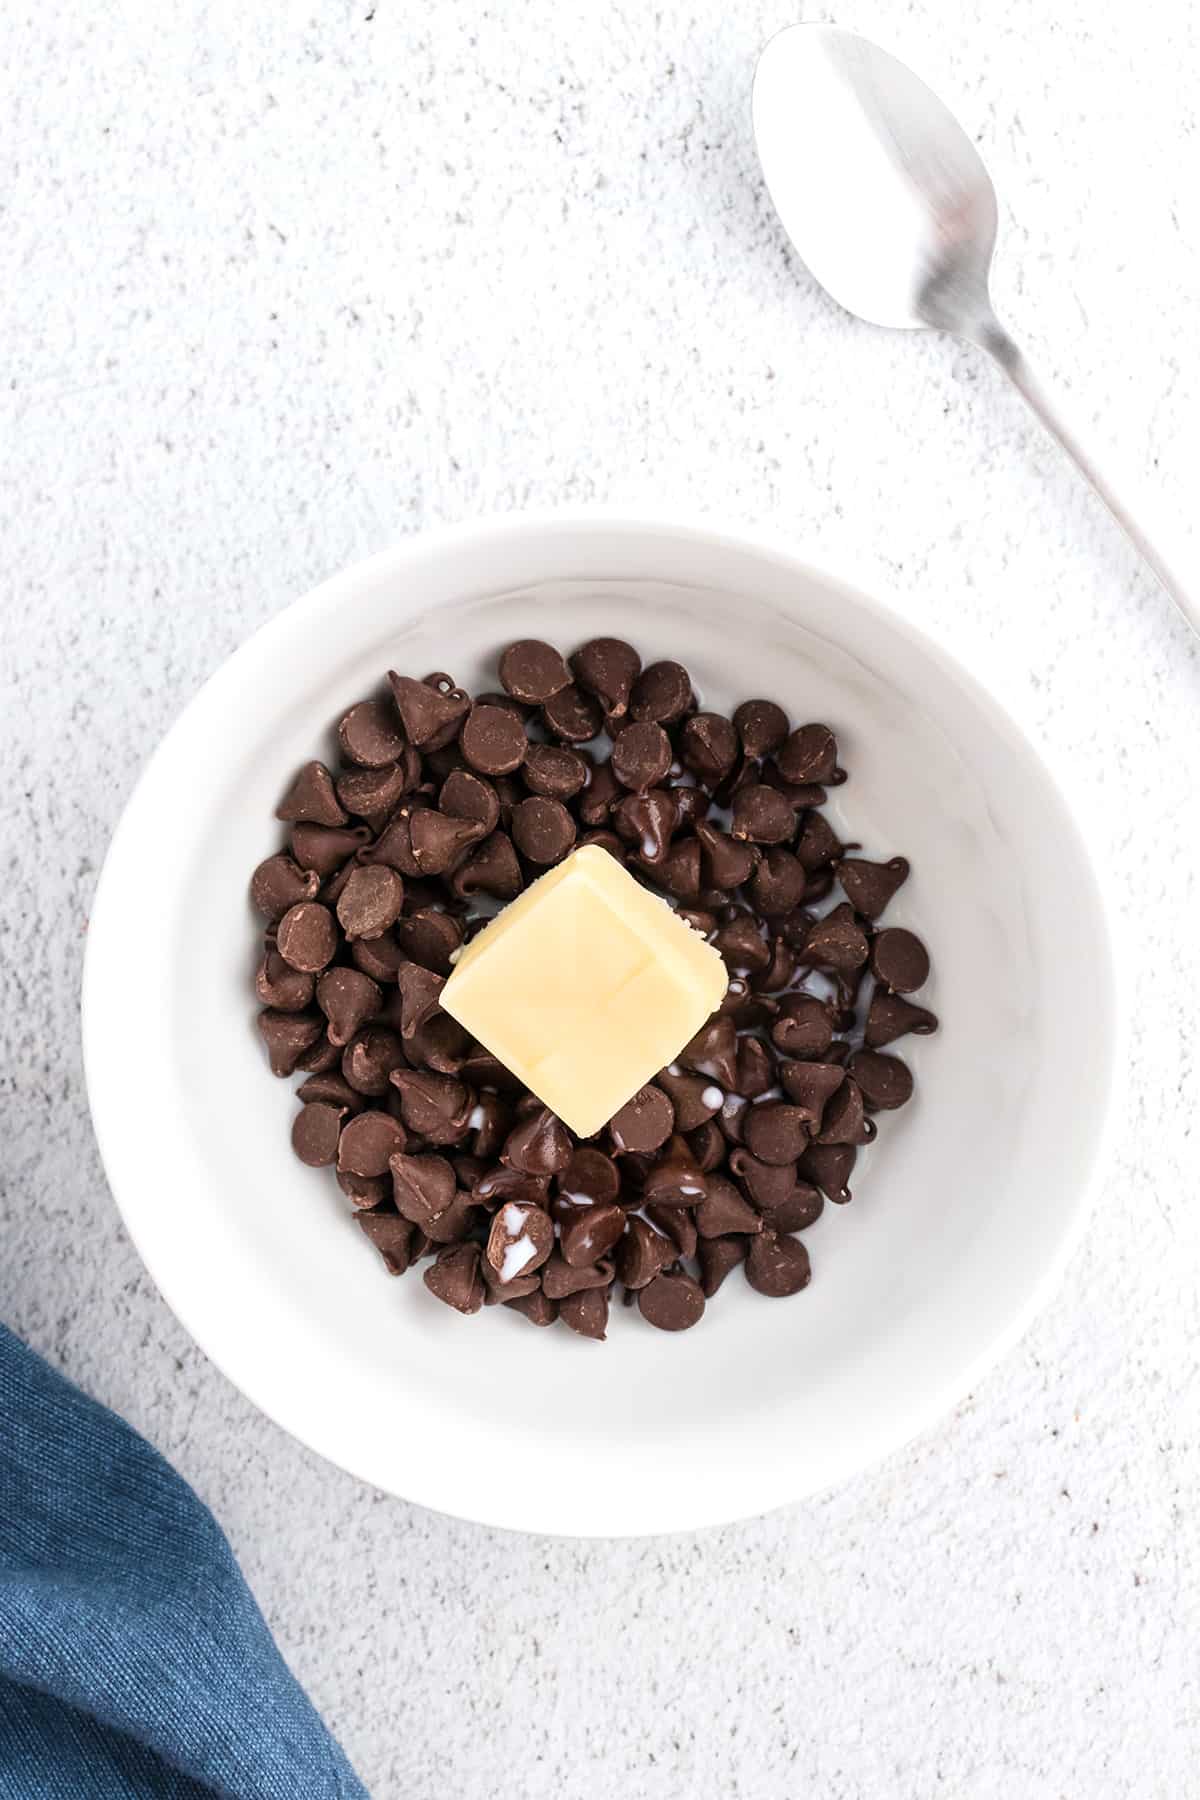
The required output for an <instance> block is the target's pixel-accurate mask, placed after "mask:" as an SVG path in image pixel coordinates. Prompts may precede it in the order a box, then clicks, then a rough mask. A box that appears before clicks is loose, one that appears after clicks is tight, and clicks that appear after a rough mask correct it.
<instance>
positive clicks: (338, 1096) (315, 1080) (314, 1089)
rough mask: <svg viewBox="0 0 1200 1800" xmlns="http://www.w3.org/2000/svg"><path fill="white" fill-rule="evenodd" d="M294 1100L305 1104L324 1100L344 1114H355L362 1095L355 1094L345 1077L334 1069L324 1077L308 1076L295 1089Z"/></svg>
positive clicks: (361, 1101) (359, 1105)
mask: <svg viewBox="0 0 1200 1800" xmlns="http://www.w3.org/2000/svg"><path fill="white" fill-rule="evenodd" d="M296 1098H297V1100H303V1101H304V1102H305V1103H306V1104H307V1103H308V1102H309V1101H311V1100H324V1101H326V1102H327V1103H328V1105H330V1106H336V1107H337V1108H338V1110H339V1111H341V1112H344V1113H355V1112H357V1111H358V1110H359V1108H360V1107H361V1106H362V1103H363V1097H362V1095H361V1094H357V1093H355V1091H354V1089H353V1088H352V1087H351V1086H350V1083H349V1082H348V1081H347V1080H346V1077H345V1076H344V1075H343V1074H341V1073H340V1071H338V1070H336V1069H330V1070H328V1071H327V1073H325V1074H324V1075H310V1076H309V1078H308V1080H307V1081H302V1082H301V1083H300V1086H299V1087H298V1088H297V1089H296Z"/></svg>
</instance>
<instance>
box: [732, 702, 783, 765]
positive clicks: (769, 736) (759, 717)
mask: <svg viewBox="0 0 1200 1800" xmlns="http://www.w3.org/2000/svg"><path fill="white" fill-rule="evenodd" d="M733 722H734V724H735V725H736V726H737V730H738V735H739V737H740V738H741V740H742V749H743V750H744V751H745V753H746V755H747V756H754V757H760V756H769V755H770V754H771V752H772V751H773V750H778V748H779V746H780V744H782V742H783V740H784V738H785V737H786V736H787V734H788V716H787V714H786V713H785V712H784V710H783V708H782V706H776V704H775V702H774V701H773V700H743V701H742V704H741V705H740V706H739V707H738V709H737V711H736V712H735V713H734V715H733Z"/></svg>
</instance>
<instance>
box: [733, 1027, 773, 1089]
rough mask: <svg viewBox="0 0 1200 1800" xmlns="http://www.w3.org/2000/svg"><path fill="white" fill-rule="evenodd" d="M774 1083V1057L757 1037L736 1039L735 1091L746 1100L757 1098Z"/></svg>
mask: <svg viewBox="0 0 1200 1800" xmlns="http://www.w3.org/2000/svg"><path fill="white" fill-rule="evenodd" d="M774 1085H775V1058H774V1057H773V1056H772V1054H771V1052H770V1051H769V1050H768V1049H767V1046H766V1045H765V1044H764V1043H762V1042H761V1041H760V1039H758V1038H753V1037H743V1038H739V1040H738V1052H737V1081H736V1082H735V1083H734V1088H735V1092H737V1093H739V1094H741V1095H742V1096H743V1097H744V1098H745V1099H747V1100H757V1099H758V1097H759V1095H760V1094H766V1093H768V1092H769V1091H770V1089H771V1088H772V1087H774Z"/></svg>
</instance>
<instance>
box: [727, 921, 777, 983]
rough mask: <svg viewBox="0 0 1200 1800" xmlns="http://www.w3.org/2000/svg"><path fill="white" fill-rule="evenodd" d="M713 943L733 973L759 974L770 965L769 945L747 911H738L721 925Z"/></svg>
mask: <svg viewBox="0 0 1200 1800" xmlns="http://www.w3.org/2000/svg"><path fill="white" fill-rule="evenodd" d="M713 944H714V945H715V947H716V948H717V949H718V950H719V951H720V952H721V955H722V956H723V957H724V958H725V961H726V962H727V963H728V965H729V967H730V969H732V970H733V972H734V974H735V975H756V974H761V973H762V971H763V970H764V969H766V968H767V967H769V965H770V961H771V946H770V945H769V944H768V942H767V940H766V939H765V938H764V937H763V935H762V933H761V931H760V930H759V927H758V925H757V923H756V921H755V920H754V919H753V918H752V917H751V916H750V914H749V913H740V914H738V915H737V916H736V917H734V918H732V919H730V920H729V921H728V923H726V924H724V925H722V926H721V927H720V929H719V930H718V932H717V935H716V937H715V938H714V939H713Z"/></svg>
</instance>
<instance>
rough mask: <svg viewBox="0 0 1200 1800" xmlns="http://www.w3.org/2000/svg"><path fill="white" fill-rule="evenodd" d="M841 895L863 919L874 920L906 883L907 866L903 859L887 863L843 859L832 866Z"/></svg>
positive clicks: (897, 857) (860, 859) (899, 858)
mask: <svg viewBox="0 0 1200 1800" xmlns="http://www.w3.org/2000/svg"><path fill="white" fill-rule="evenodd" d="M835 872H836V874H837V878H838V880H839V881H840V882H841V884H842V892H843V893H844V894H845V896H846V898H847V900H848V901H849V902H850V904H851V906H852V907H853V908H854V910H855V912H857V913H861V914H862V916H863V917H864V918H865V919H877V918H878V917H879V915H880V913H881V912H882V911H883V910H884V908H885V907H886V906H887V905H888V902H889V901H890V900H891V899H892V897H893V895H894V894H895V893H896V891H897V889H898V888H900V887H903V885H904V883H905V882H906V881H907V880H908V863H907V862H906V861H905V859H904V857H902V856H893V857H892V859H891V861H890V862H885V863H873V862H866V861H864V859H863V858H862V857H860V856H844V857H843V858H842V860H841V861H840V862H839V863H837V864H836V865H835Z"/></svg>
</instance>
